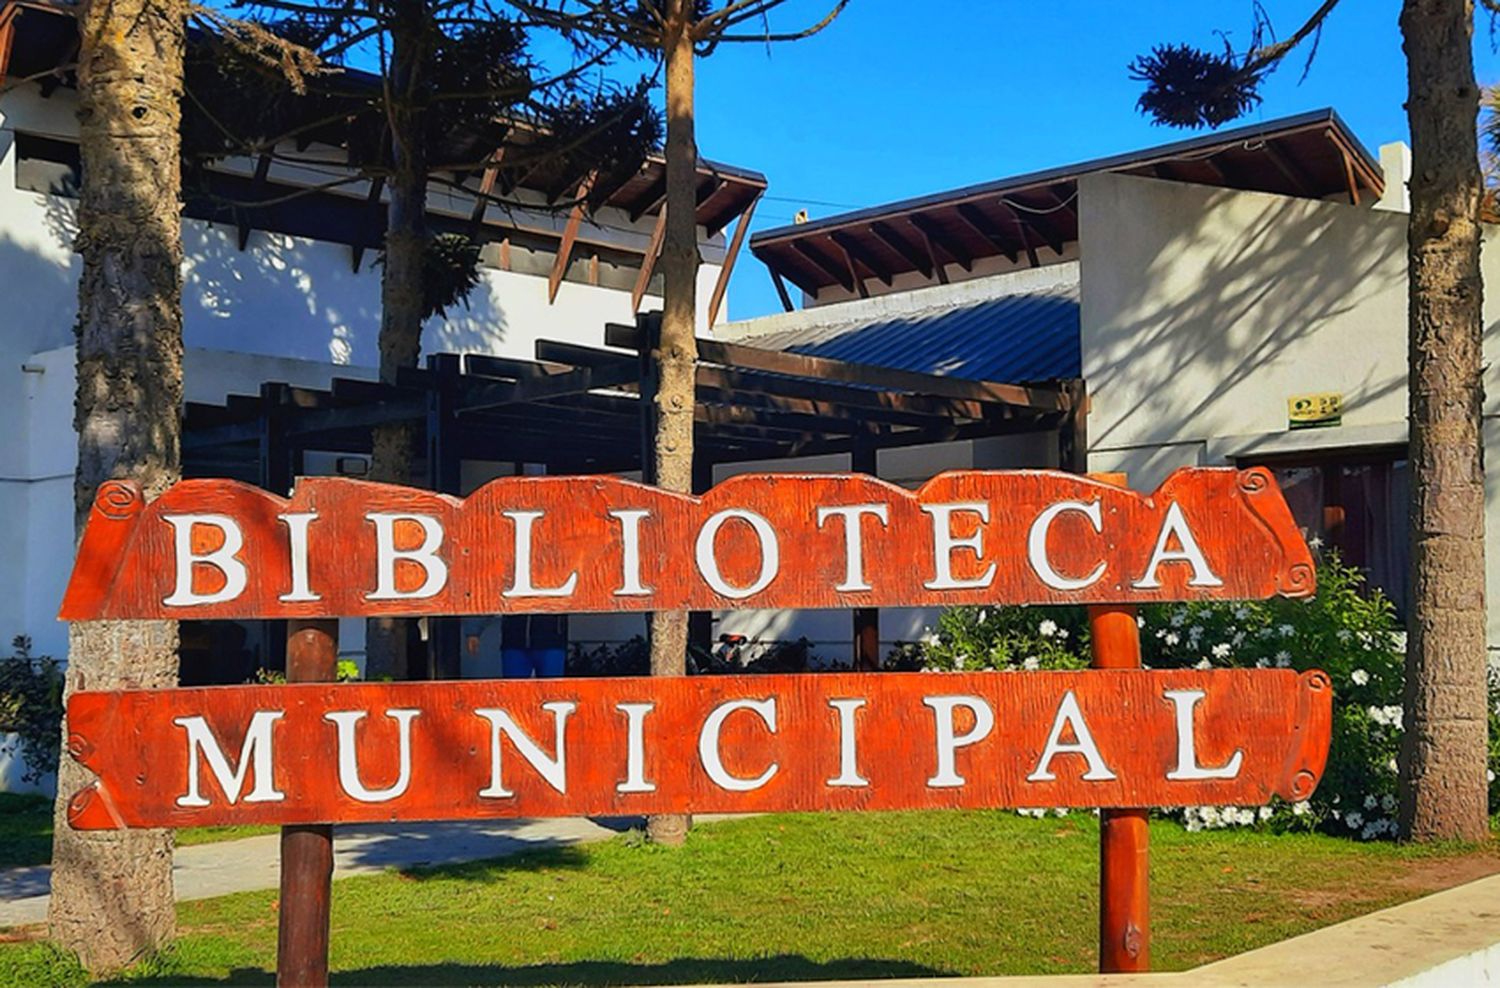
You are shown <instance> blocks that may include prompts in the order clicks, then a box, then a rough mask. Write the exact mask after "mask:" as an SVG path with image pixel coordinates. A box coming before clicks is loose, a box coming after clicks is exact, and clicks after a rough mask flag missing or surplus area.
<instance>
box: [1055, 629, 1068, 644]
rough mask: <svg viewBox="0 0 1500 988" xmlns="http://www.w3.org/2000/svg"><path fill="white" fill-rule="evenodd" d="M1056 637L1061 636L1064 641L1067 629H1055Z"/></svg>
mask: <svg viewBox="0 0 1500 988" xmlns="http://www.w3.org/2000/svg"><path fill="white" fill-rule="evenodd" d="M1057 637H1059V638H1061V639H1063V640H1065V641H1066V640H1067V637H1068V629H1067V628H1058V629H1057Z"/></svg>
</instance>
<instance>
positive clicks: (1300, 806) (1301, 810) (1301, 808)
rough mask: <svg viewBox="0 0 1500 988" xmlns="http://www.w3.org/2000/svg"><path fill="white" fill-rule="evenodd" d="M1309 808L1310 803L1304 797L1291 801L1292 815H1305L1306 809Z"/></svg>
mask: <svg viewBox="0 0 1500 988" xmlns="http://www.w3.org/2000/svg"><path fill="white" fill-rule="evenodd" d="M1309 809H1311V804H1310V803H1308V801H1307V800H1305V799H1304V800H1302V801H1301V802H1297V803H1293V804H1292V816H1307V811H1308V810H1309Z"/></svg>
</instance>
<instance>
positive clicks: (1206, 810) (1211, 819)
mask: <svg viewBox="0 0 1500 988" xmlns="http://www.w3.org/2000/svg"><path fill="white" fill-rule="evenodd" d="M1199 813H1200V814H1201V815H1202V817H1203V822H1204V824H1205V825H1207V826H1210V827H1212V826H1213V825H1214V824H1216V823H1218V822H1219V809H1218V807H1216V806H1205V807H1203V809H1202V810H1200V811H1199Z"/></svg>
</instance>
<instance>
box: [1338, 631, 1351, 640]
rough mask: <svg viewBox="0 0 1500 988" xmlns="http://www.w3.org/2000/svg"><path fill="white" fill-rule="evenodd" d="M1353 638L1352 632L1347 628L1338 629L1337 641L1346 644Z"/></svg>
mask: <svg viewBox="0 0 1500 988" xmlns="http://www.w3.org/2000/svg"><path fill="white" fill-rule="evenodd" d="M1353 637H1354V632H1352V631H1350V630H1349V629H1348V628H1340V629H1339V634H1338V639H1339V641H1341V642H1347V641H1348V640H1349V639H1351V638H1353Z"/></svg>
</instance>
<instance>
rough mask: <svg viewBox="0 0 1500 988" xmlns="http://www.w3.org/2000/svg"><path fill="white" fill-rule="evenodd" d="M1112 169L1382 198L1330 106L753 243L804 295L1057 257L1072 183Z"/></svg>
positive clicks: (1065, 233)
mask: <svg viewBox="0 0 1500 988" xmlns="http://www.w3.org/2000/svg"><path fill="white" fill-rule="evenodd" d="M1101 172H1113V173H1118V174H1125V175H1142V176H1147V177H1152V178H1161V179H1167V180H1170V181H1180V182H1193V183H1196V184H1200V185H1216V186H1220V187H1223V188H1231V189H1243V190H1247V191H1258V192H1272V193H1277V194H1280V195H1288V196H1298V197H1301V198H1309V199H1324V198H1327V197H1329V196H1333V195H1346V196H1348V197H1349V199H1350V200H1351V201H1353V202H1355V203H1360V202H1373V201H1374V200H1375V199H1377V198H1379V196H1380V194H1381V192H1382V190H1383V188H1384V181H1383V178H1382V173H1381V170H1380V166H1379V163H1378V162H1377V161H1376V159H1375V157H1374V156H1373V155H1372V154H1371V153H1370V152H1369V151H1368V150H1367V149H1366V148H1365V147H1364V145H1363V144H1361V143H1360V142H1359V140H1358V138H1356V137H1355V136H1354V135H1353V133H1352V132H1351V131H1350V130H1349V128H1348V127H1347V126H1345V124H1344V122H1343V121H1342V120H1341V119H1340V118H1339V115H1338V114H1337V113H1335V112H1334V111H1333V110H1331V109H1323V110H1316V111H1313V112H1311V113H1304V114H1301V115H1299V116H1293V117H1284V118H1281V119H1278V120H1271V121H1267V122H1265V123H1259V124H1254V125H1252V126H1249V127H1240V128H1236V129H1233V130H1225V131H1219V132H1217V133H1213V134H1207V135H1204V136H1202V137H1195V138H1192V139H1190V140H1186V141H1177V142H1174V143H1171V144H1163V145H1158V146H1156V147H1151V148H1146V149H1144V150H1140V151H1133V152H1130V153H1128V154H1119V155H1113V156H1110V157H1105V158H1096V159H1093V160H1091V161H1084V162H1080V163H1078V164H1074V165H1067V166H1064V167H1061V168H1051V169H1048V170H1046V171H1040V172H1032V173H1029V174H1025V175H1017V176H1013V177H1011V178H1004V179H1000V180H998V181H993V182H985V183H982V184H980V185H971V186H967V187H964V188H961V189H953V190H951V191H948V192H939V193H936V194H933V195H927V196H921V197H919V198H915V199H906V200H902V201H900V202H893V203H889V204H886V205H882V206H875V207H872V208H869V209H861V210H858V211H855V212H850V213H841V214H838V215H836V216H829V217H826V218H823V219H818V220H814V221H812V222H809V223H802V224H796V225H792V226H782V227H776V228H774V229H770V230H763V231H761V232H759V233H756V234H754V235H753V236H752V237H751V238H750V248H751V250H752V251H753V252H754V253H755V256H756V257H758V258H760V259H761V261H763V262H764V263H765V264H766V266H767V267H769V268H770V269H771V272H772V274H773V275H775V276H777V277H778V278H785V279H786V280H788V281H791V282H792V283H794V284H796V285H797V286H798V287H800V288H802V289H803V290H804V291H807V292H809V293H811V294H816V293H818V292H819V291H821V290H822V289H825V288H831V287H833V286H840V287H842V288H843V289H844V290H846V291H849V292H855V291H856V290H858V289H860V288H861V287H862V286H863V284H864V282H865V281H867V280H870V279H878V280H879V281H881V282H882V283H884V284H885V285H886V286H888V287H889V286H890V284H891V281H892V279H893V278H894V277H896V276H897V275H901V274H906V273H909V272H919V273H921V274H922V275H923V276H924V277H927V278H933V277H934V276H936V275H937V273H938V272H940V271H941V270H942V268H943V267H944V266H946V265H949V264H957V265H959V266H960V267H962V268H964V269H965V270H972V266H973V264H974V262H975V261H976V260H979V259H981V258H989V257H998V256H1004V257H1007V258H1008V259H1009V260H1011V261H1012V262H1019V261H1020V259H1021V257H1022V256H1026V257H1027V258H1028V260H1030V262H1031V266H1033V267H1035V266H1036V264H1037V262H1038V260H1037V252H1038V251H1040V250H1043V249H1048V250H1051V251H1052V252H1053V253H1054V254H1055V255H1061V253H1062V249H1063V245H1064V244H1066V243H1068V242H1069V241H1075V240H1077V239H1078V213H1077V209H1076V205H1075V203H1074V199H1075V198H1076V197H1077V194H1078V179H1079V178H1081V177H1083V176H1085V175H1093V174H1099V173H1101Z"/></svg>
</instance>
